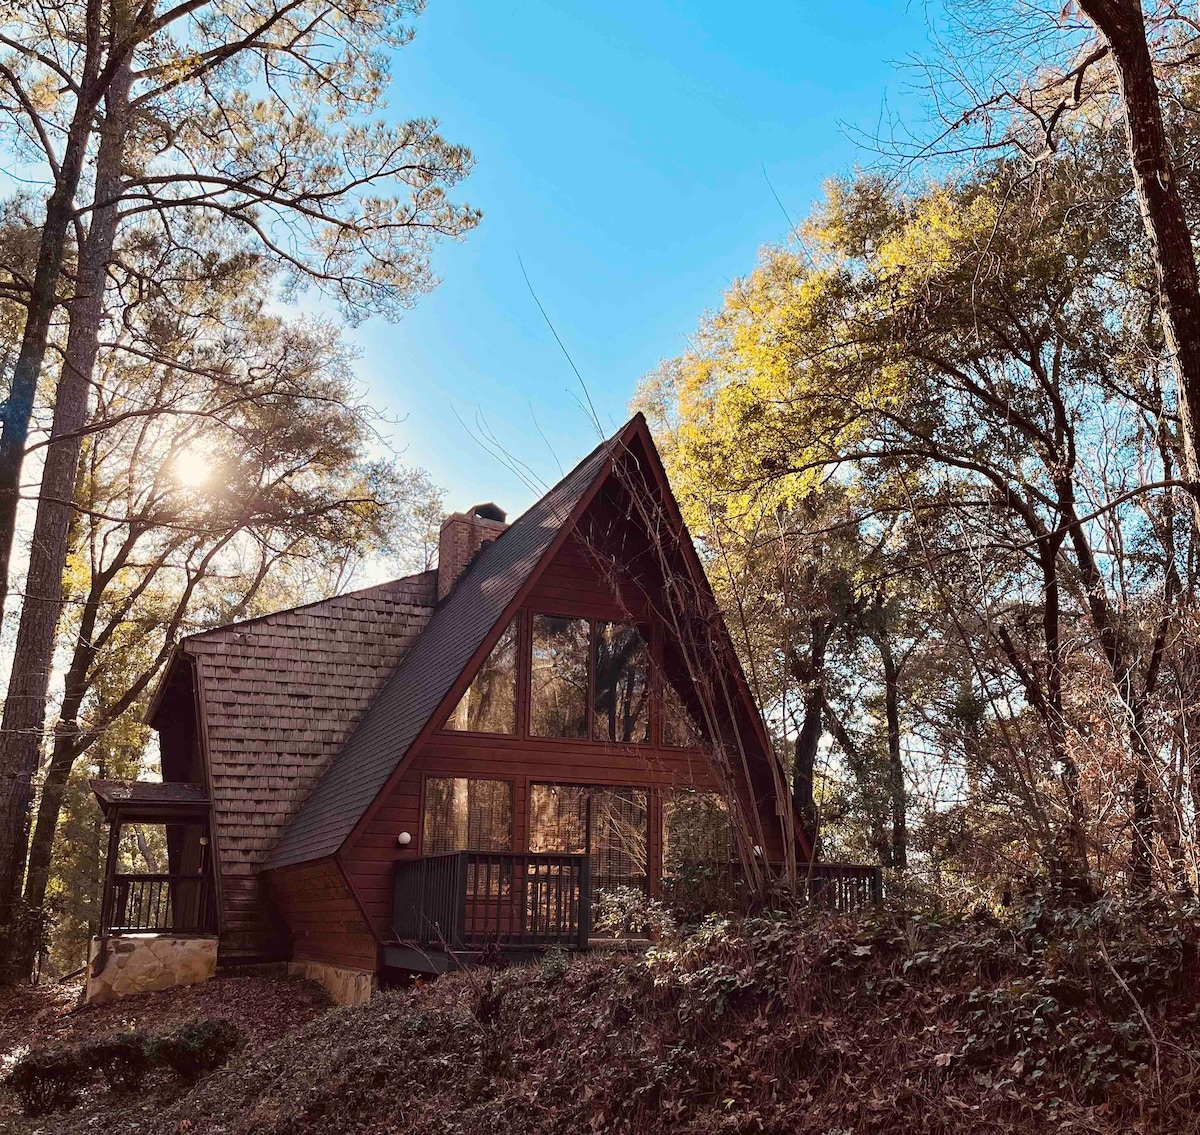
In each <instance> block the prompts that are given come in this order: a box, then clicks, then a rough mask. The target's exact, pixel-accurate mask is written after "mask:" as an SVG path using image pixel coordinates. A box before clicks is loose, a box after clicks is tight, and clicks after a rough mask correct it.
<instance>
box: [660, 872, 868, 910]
mask: <svg viewBox="0 0 1200 1135" xmlns="http://www.w3.org/2000/svg"><path fill="white" fill-rule="evenodd" d="M769 873H770V875H771V876H772V877H773V878H775V879H777V880H784V879H785V878H786V872H785V871H784V869H783V865H782V864H771V865H770V872H769ZM796 876H797V879H796V890H797V893H798V897H799V899H800V901H802V902H806V903H808V904H809V905H811V906H814V907H819V908H821V909H825V910H833V911H838V912H840V913H842V914H850V913H852V912H853V911H856V910H860V909H862V908H863V907H866V906H871V905H877V904H879V903H880V902H882V901H883V876H882V873H881V871H880V869H879V868H878V867H874V866H871V865H870V864H862V863H798V864H796ZM781 885H782V884H781ZM662 897H663V899H664V900H665V901H666V902H667V903H668V904H669V905H672V906H677V907H682V908H685V909H688V910H732V911H742V912H747V911H750V910H753V909H755V908H756V907H757V906H758V905H759V904H761V901H762V896H761V895H759V894H758V893H757V892H756V891H755V890H753V889H752V888H751V887H750V885H749V884H748V883H747V882H746V877H745V872H744V871H743V870H742V866H741V864H740V863H737V862H733V863H722V862H713V861H708V862H702V863H689V864H682V865H677V866H675V867H673V868H672V869H671V870H669V871H664V872H663V879H662Z"/></svg>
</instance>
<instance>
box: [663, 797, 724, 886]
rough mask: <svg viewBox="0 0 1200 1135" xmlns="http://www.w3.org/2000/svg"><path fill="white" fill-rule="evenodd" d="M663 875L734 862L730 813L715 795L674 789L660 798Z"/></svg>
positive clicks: (721, 800) (722, 801)
mask: <svg viewBox="0 0 1200 1135" xmlns="http://www.w3.org/2000/svg"><path fill="white" fill-rule="evenodd" d="M662 811H663V850H662V855H663V874H664V875H670V874H673V873H674V872H676V871H678V870H679V869H680V868H681V867H688V866H694V865H695V864H698V863H730V862H732V861H733V858H734V855H733V833H732V831H731V830H730V827H729V809H728V808H727V806H726V804H725V801H724V800H723V799H722V798H721V797H720V796H719V795H718V794H717V793H715V792H697V791H695V790H694V789H676V790H675V791H674V792H671V793H668V794H667V795H666V796H665V797H664V798H663V810H662Z"/></svg>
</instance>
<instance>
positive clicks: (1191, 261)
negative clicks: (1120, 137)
mask: <svg viewBox="0 0 1200 1135" xmlns="http://www.w3.org/2000/svg"><path fill="white" fill-rule="evenodd" d="M1079 7H1080V8H1081V9H1082V11H1083V13H1084V14H1085V15H1086V16H1087V17H1088V18H1089V19H1090V20H1091V21H1092V23H1093V24H1095V26H1096V28H1097V29H1098V30H1099V32H1100V34H1101V35H1102V36H1103V37H1104V39H1105V40H1106V42H1107V43H1108V46H1109V48H1110V49H1111V51H1112V56H1113V61H1114V63H1115V65H1116V70H1117V77H1118V80H1119V83H1120V91H1121V101H1122V104H1123V107H1124V110H1125V130H1126V141H1127V143H1128V146H1129V159H1130V164H1131V166H1132V169H1133V178H1134V185H1135V188H1136V190H1137V198H1138V206H1139V208H1140V210H1141V214H1142V222H1143V224H1144V225H1145V228H1146V235H1147V236H1148V237H1149V238H1150V255H1151V258H1152V259H1153V261H1154V271H1155V276H1156V278H1157V282H1158V297H1159V307H1160V308H1161V311H1162V320H1163V332H1164V334H1165V336H1166V341H1167V348H1168V350H1170V352H1171V357H1172V361H1173V364H1174V368H1175V375H1176V379H1177V381H1178V384H1179V416H1180V422H1181V425H1182V433H1183V454H1184V461H1185V463H1186V466H1187V477H1188V480H1189V481H1190V482H1191V483H1192V486H1191V492H1192V497H1193V501H1200V464H1198V461H1197V443H1196V433H1195V431H1196V427H1197V424H1198V423H1200V278H1198V276H1197V271H1196V255H1195V250H1194V249H1193V248H1192V239H1191V234H1190V232H1189V230H1188V223H1187V216H1186V214H1185V213H1184V209H1183V202H1182V200H1181V199H1180V196H1179V188H1178V185H1177V183H1176V181H1175V175H1174V173H1173V172H1172V170H1171V157H1170V150H1169V147H1168V144H1167V134H1166V129H1165V127H1164V124H1163V114H1162V104H1161V102H1160V99H1159V93H1158V84H1157V82H1156V80H1155V77H1154V64H1153V60H1152V58H1151V55H1150V45H1149V43H1148V42H1147V40H1146V22H1145V18H1144V15H1143V12H1142V4H1141V0H1079ZM1197 507H1200V506H1197V505H1194V506H1193V512H1195V511H1196V508H1197Z"/></svg>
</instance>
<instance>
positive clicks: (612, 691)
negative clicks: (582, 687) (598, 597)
mask: <svg viewBox="0 0 1200 1135" xmlns="http://www.w3.org/2000/svg"><path fill="white" fill-rule="evenodd" d="M594 710H595V712H594V715H593V717H592V738H593V740H596V741H626V742H632V743H633V744H635V745H640V744H643V743H644V742H646V741H648V740H650V651H649V650H648V649H647V647H646V640H645V638H644V637H643V636H642V632H641V631H640V630H639V629H638V628H637V627H633V626H629V625H627V624H625V623H597V624H596V664H595V706H594Z"/></svg>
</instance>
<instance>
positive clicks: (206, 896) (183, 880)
mask: <svg viewBox="0 0 1200 1135" xmlns="http://www.w3.org/2000/svg"><path fill="white" fill-rule="evenodd" d="M216 914H217V904H216V896H215V895H214V893H213V885H212V878H211V876H209V875H208V874H202V875H182V874H178V875H121V874H118V875H114V876H113V880H112V894H111V897H110V899H109V902H108V904H107V911H106V918H105V923H106V924H105V926H104V932H105V933H106V934H147V933H168V932H169V933H178V934H207V933H213V932H215V930H216V925H217V918H216Z"/></svg>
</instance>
